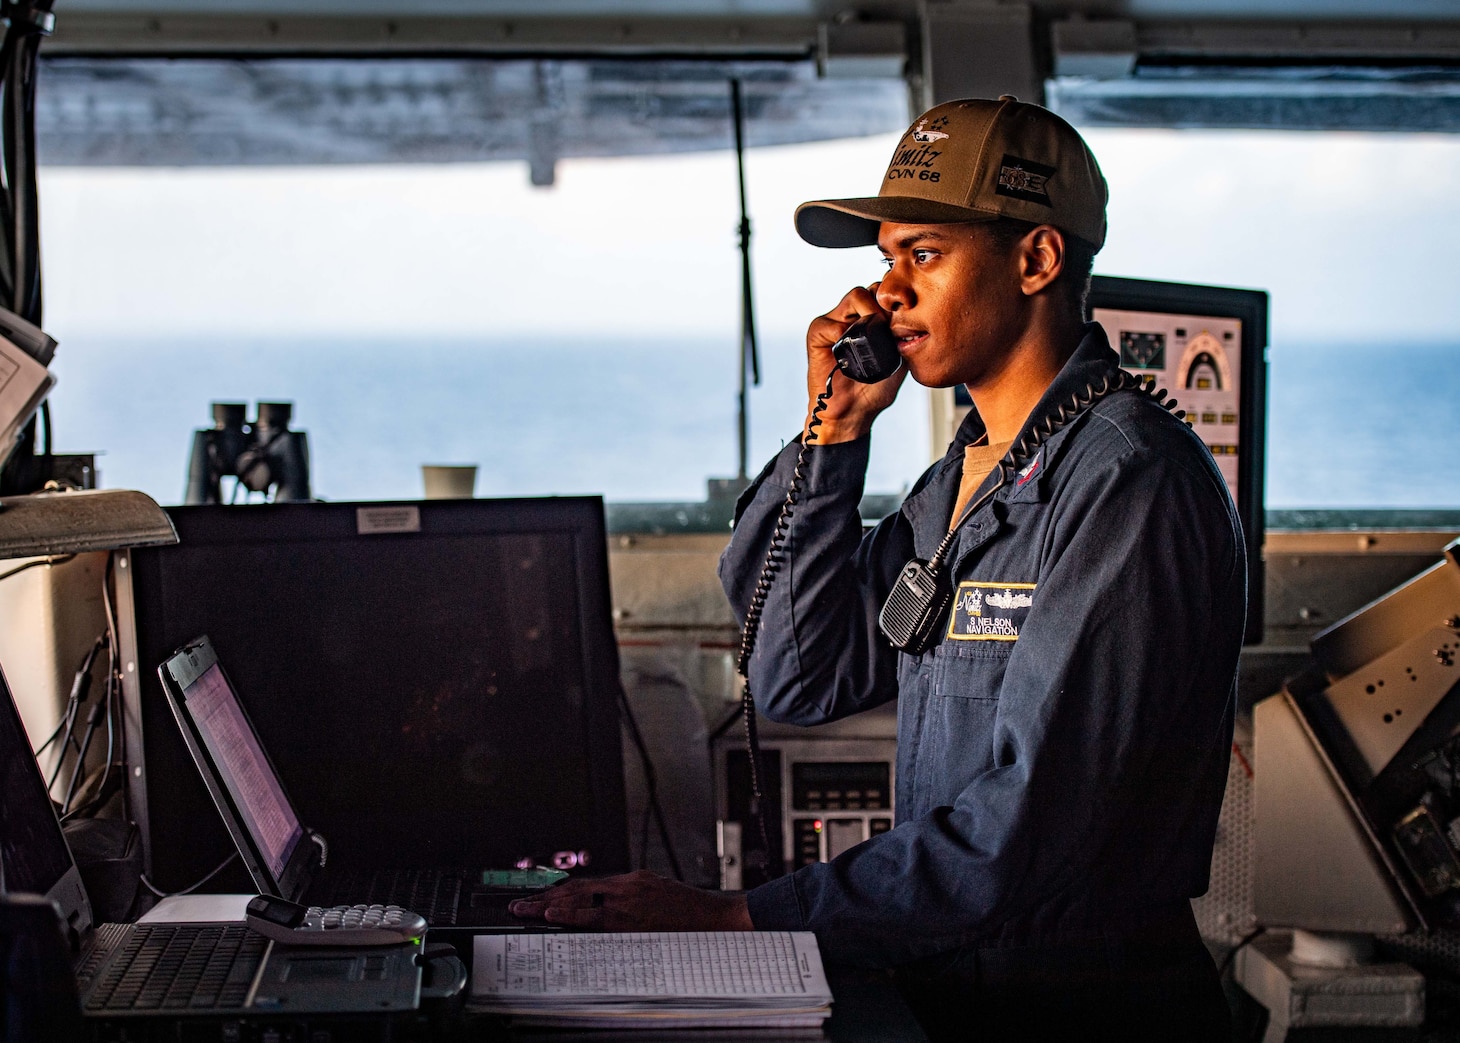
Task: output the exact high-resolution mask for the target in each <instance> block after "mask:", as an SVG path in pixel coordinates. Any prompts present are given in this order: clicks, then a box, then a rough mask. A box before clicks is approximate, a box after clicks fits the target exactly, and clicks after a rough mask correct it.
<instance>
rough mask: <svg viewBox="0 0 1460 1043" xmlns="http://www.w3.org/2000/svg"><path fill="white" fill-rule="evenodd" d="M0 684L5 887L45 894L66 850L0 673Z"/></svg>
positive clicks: (65, 861)
mask: <svg viewBox="0 0 1460 1043" xmlns="http://www.w3.org/2000/svg"><path fill="white" fill-rule="evenodd" d="M0 689H3V693H0V857H3V859H4V866H5V888H6V890H9V891H26V892H30V893H32V894H41V895H44V894H49V893H50V891H51V889H52V888H53V887H55V886H56V884H57V883H59V882H60V880H61V877H63V876H64V875H65V874H66V871H67V870H69V869H70V868H71V853H70V850H69V849H68V848H67V847H66V839H65V837H63V836H62V835H61V826H60V824H59V823H58V822H57V821H56V812H55V808H54V807H53V806H52V804H51V800H50V797H49V796H48V795H47V794H46V784H45V781H44V780H43V779H42V778H41V772H40V768H39V766H38V765H37V764H36V760H35V754H33V753H32V752H31V748H30V739H29V738H27V737H26V733H25V726H24V725H22V724H21V722H20V713H19V711H18V710H16V708H15V701H14V700H13V699H12V698H11V696H10V688H9V686H8V685H7V684H6V683H5V679H4V675H3V674H0Z"/></svg>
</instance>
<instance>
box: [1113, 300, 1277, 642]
mask: <svg viewBox="0 0 1460 1043" xmlns="http://www.w3.org/2000/svg"><path fill="white" fill-rule="evenodd" d="M1096 308H1108V309H1111V310H1113V311H1144V312H1155V313H1158V314H1163V315H1195V316H1209V317H1211V318H1221V319H1236V320H1238V321H1239V322H1241V323H1242V343H1241V347H1240V350H1241V361H1242V366H1241V375H1240V379H1239V382H1238V384H1239V386H1238V394H1237V405H1238V417H1239V419H1238V442H1239V444H1238V446H1237V516H1238V519H1239V520H1240V521H1241V523H1242V535H1243V537H1244V539H1245V540H1246V542H1247V620H1246V624H1245V626H1244V628H1243V634H1242V643H1243V644H1245V645H1256V644H1261V643H1262V639H1263V627H1264V605H1263V600H1264V598H1263V593H1264V592H1263V583H1264V576H1265V570H1264V568H1263V555H1262V544H1263V540H1264V538H1265V536H1266V531H1267V519H1266V511H1265V508H1264V499H1263V488H1264V487H1263V481H1264V471H1263V468H1264V464H1265V461H1266V447H1267V347H1268V329H1267V322H1268V295H1267V293H1266V292H1265V291H1263V290H1249V289H1239V288H1236V287H1229V286H1201V285H1196V284H1191V283H1174V282H1159V281H1156V280H1152V279H1128V278H1124V277H1118V276H1111V275H1097V276H1094V277H1093V278H1092V279H1091V280H1090V293H1089V296H1088V298H1087V300H1086V306H1085V317H1086V319H1090V318H1091V316H1092V315H1093V314H1094V311H1095V309H1096ZM1176 397H1177V398H1178V399H1180V397H1181V396H1180V395H1177V396H1176ZM1179 405H1180V403H1179V402H1178V408H1179Z"/></svg>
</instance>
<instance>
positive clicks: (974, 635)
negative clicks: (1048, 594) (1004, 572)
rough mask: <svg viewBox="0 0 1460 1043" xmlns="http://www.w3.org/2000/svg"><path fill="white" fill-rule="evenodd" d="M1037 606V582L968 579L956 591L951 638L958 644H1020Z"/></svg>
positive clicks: (949, 628)
mask: <svg viewBox="0 0 1460 1043" xmlns="http://www.w3.org/2000/svg"><path fill="white" fill-rule="evenodd" d="M1033 606H1034V584H1033V583H979V582H974V581H972V580H965V581H964V582H962V583H960V584H958V589H957V590H956V591H955V592H954V596H953V612H952V614H951V615H950V616H949V617H948V637H949V638H950V639H952V640H954V641H1018V640H1019V632H1020V631H1021V630H1023V629H1024V620H1025V619H1026V618H1027V617H1028V616H1029V610H1030V608H1032V607H1033Z"/></svg>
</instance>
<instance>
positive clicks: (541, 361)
mask: <svg viewBox="0 0 1460 1043" xmlns="http://www.w3.org/2000/svg"><path fill="white" fill-rule="evenodd" d="M797 340H799V338H797ZM762 355H763V377H764V380H763V384H762V386H761V387H759V388H753V389H752V393H751V403H750V410H749V412H750V417H751V434H752V438H751V452H750V454H749V471H750V473H751V474H755V473H756V472H757V471H759V469H760V467H761V465H762V464H763V463H764V461H765V460H766V459H768V458H769V457H770V456H771V455H772V454H774V453H775V452H776V451H777V450H778V449H779V448H780V447H781V446H782V445H783V444H784V443H785V441H786V440H789V439H790V438H793V437H794V436H795V435H796V434H797V433H798V432H799V431H800V429H801V421H802V416H803V413H804V410H805V390H804V389H805V376H804V368H803V367H804V359H805V349H804V347H802V346H801V345H800V344H799V343H796V342H794V341H792V340H791V339H790V338H782V339H780V340H777V339H776V338H774V337H768V338H765V340H764V342H763V344H762ZM736 360H737V355H736V342H735V340H734V339H732V338H724V339H722V340H711V339H702V340H662V341H638V340H629V339H622V338H621V339H608V338H605V339H603V340H577V341H562V340H556V341H543V340H527V339H525V338H524V339H513V340H504V341H465V340H450V339H419V340H397V339H388V338H368V339H367V338H355V339H339V340H302V339H301V340H281V339H267V338H263V339H248V338H219V337H216V336H211V337H207V338H201V337H200V338H197V339H168V340H161V341H151V342H148V341H137V340H110V339H107V338H86V337H72V338H71V339H69V340H68V341H67V342H66V343H65V344H63V345H62V350H61V351H60V352H59V353H58V355H57V362H56V365H55V369H56V372H57V374H58V378H59V384H58V386H57V388H56V390H55V391H54V392H52V396H51V403H52V405H51V408H52V412H53V416H54V420H55V426H56V442H55V444H56V448H57V450H58V451H91V450H100V451H103V452H104V454H105V455H103V456H102V457H101V458H100V459H99V460H98V468H99V470H100V475H101V482H102V484H103V485H105V486H109V487H129V488H137V489H141V490H143V491H145V492H147V493H149V494H150V495H152V496H153V497H155V498H156V499H158V500H159V501H160V502H163V503H177V502H179V501H180V500H181V498H182V496H183V492H184V487H185V479H186V474H187V461H188V452H189V448H190V446H191V444H192V435H193V431H194V430H195V429H197V428H203V427H208V426H211V423H212V420H211V417H212V414H211V410H210V408H209V403H210V402H212V401H215V400H218V401H248V402H250V403H252V402H257V401H259V400H265V401H292V402H293V403H294V421H293V423H292V425H291V426H293V427H295V428H297V429H299V430H303V431H306V432H307V433H308V436H309V443H310V452H311V472H312V473H311V478H312V483H313V491H314V493H315V495H317V496H320V497H323V498H326V499H331V500H357V499H409V498H418V497H420V496H421V495H422V493H423V489H422V483H421V476H420V467H421V465H422V464H426V463H470V464H476V465H477V466H478V474H477V486H476V489H477V494H478V495H480V496H514V495H549V494H577V493H598V494H602V495H603V496H605V497H606V498H608V499H610V500H616V501H643V500H671V501H674V500H678V501H699V500H703V499H704V498H705V489H706V479H707V478H708V477H711V476H714V477H727V476H732V475H734V474H735V472H736V470H737V465H738V459H737V458H738V451H737V438H736V408H737V403H738V391H737V369H736ZM904 398H905V401H902V402H900V403H899V404H898V406H897V407H895V411H890V412H889V415H888V416H887V417H886V418H885V419H886V421H887V422H886V423H885V424H883V425H882V429H881V430H879V432H878V433H877V436H876V438H875V440H874V444H875V449H874V460H873V465H872V468H871V471H870V475H869V488H870V489H875V490H877V491H884V492H895V491H898V490H899V489H901V488H903V487H904V485H905V484H906V483H907V482H908V481H909V480H910V479H909V477H908V476H909V475H912V476H915V475H916V474H917V473H918V471H920V470H921V468H922V467H923V466H924V465H925V462H926V461H925V459H924V457H925V454H926V451H927V445H928V434H927V426H928V421H927V403H926V397H925V396H920V395H907V396H904ZM250 415H252V408H251V410H250Z"/></svg>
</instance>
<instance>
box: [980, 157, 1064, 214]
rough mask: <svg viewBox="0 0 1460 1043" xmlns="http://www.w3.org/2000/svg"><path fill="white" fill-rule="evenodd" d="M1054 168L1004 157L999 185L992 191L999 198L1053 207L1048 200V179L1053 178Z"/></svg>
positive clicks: (1030, 161)
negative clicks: (1011, 198)
mask: <svg viewBox="0 0 1460 1043" xmlns="http://www.w3.org/2000/svg"><path fill="white" fill-rule="evenodd" d="M1054 173H1055V169H1054V167H1049V166H1045V165H1044V164H1043V163H1036V162H1034V161H1033V160H1030V159H1020V158H1019V157H1018V156H1005V157H1004V162H1003V163H1002V164H1000V166H999V183H998V184H997V185H995V186H994V191H995V192H996V193H997V194H999V195H1001V196H1012V197H1014V198H1015V199H1024V200H1027V201H1029V202H1031V203H1039V204H1041V205H1042V206H1054V203H1053V202H1051V201H1050V198H1049V179H1050V178H1051V177H1053V176H1054Z"/></svg>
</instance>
